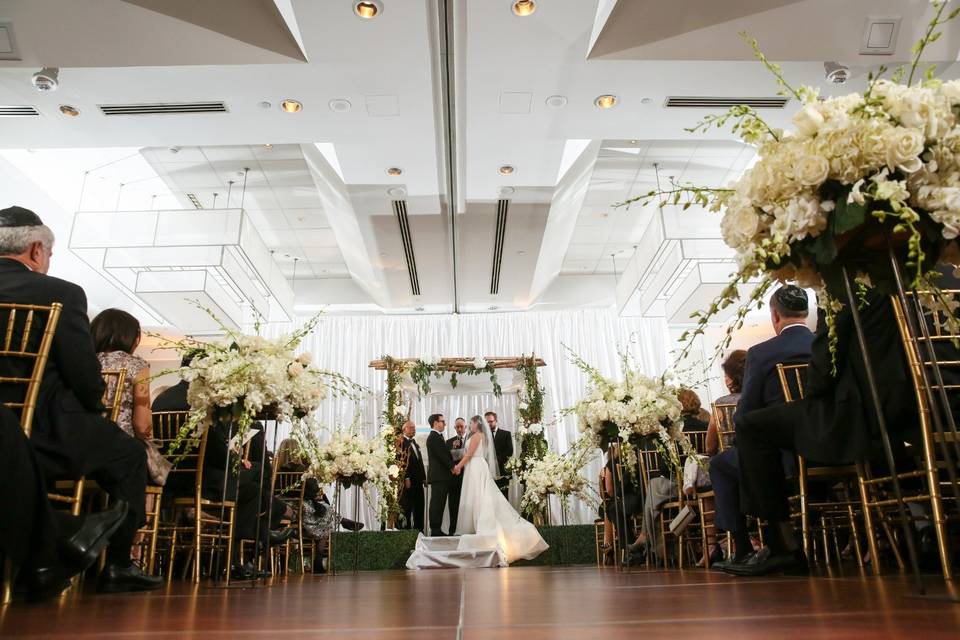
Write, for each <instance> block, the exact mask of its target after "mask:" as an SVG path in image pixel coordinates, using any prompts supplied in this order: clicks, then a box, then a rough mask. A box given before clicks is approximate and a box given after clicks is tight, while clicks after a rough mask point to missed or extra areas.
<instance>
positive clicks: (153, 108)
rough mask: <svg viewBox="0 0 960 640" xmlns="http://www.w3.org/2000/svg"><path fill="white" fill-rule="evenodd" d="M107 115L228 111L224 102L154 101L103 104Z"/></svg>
mask: <svg viewBox="0 0 960 640" xmlns="http://www.w3.org/2000/svg"><path fill="white" fill-rule="evenodd" d="M100 111H101V112H103V115H105V116H153V115H162V114H186V113H226V112H227V105H226V104H224V103H223V102H166V103H161V102H154V103H148V104H101V105H100Z"/></svg>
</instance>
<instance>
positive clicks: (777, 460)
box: [710, 285, 813, 571]
mask: <svg viewBox="0 0 960 640" xmlns="http://www.w3.org/2000/svg"><path fill="white" fill-rule="evenodd" d="M808 306H809V302H808V300H807V293H806V291H804V290H803V289H801V288H800V287H796V286H794V285H785V286H782V287H780V288H779V289H777V290H776V291H774V292H773V295H772V296H770V322H771V323H772V324H773V330H774V331H775V332H776V334H777V335H776V336H774V337H773V338H770V339H769V340H767V341H765V342H761V343H760V344H756V345H754V346H752V347H750V349H748V350H747V361H746V365H745V369H744V376H743V391H742V393H741V394H740V400H739V401H738V402H737V409H736V412H735V413H734V422H735V423H736V424H737V443H736V446H735V447H731V448H729V449H726V450H725V451H723V452H722V453H720V454H718V455H716V456H714V457H713V458H712V459H711V461H710V480H711V483H712V484H713V489H714V494H715V496H716V514H715V517H714V522H715V524H716V526H717V528H719V529H722V530H724V531H728V532H730V534H731V535H732V537H733V541H734V550H732V551H731V554H730V559H729V560H727V561H726V562H719V563H715V564H714V566H715V567H716V568H719V569H723V570H724V571H726V570H728V568H729V567H731V566H733V565H738V564H741V563H744V562H746V561H748V560H749V559H750V558H751V557H752V554H753V547H752V546H751V544H750V537H749V535H748V534H747V528H746V519H745V518H744V516H743V513H745V510H744V509H743V508H742V507H741V494H742V493H743V491H742V489H743V485H744V484H746V483H748V482H753V481H754V478H755V477H756V475H757V473H759V471H760V470H758V469H757V465H755V464H754V463H752V462H751V464H750V465H749V467H748V466H747V463H746V462H745V461H744V459H743V456H742V455H741V452H740V447H741V438H740V428H739V425H740V423H741V422H742V419H743V416H745V415H746V414H748V413H750V412H752V411H755V410H758V409H763V408H764V407H771V406H777V405H782V404H783V403H784V402H785V399H784V396H783V389H782V388H781V386H780V378H779V376H778V374H777V365H778V364H780V363H784V364H791V363H804V362H807V361H809V360H810V348H811V345H812V343H813V333H812V332H811V331H810V329H809V328H807V325H806V322H807V315H808V314H809V309H808ZM763 464H764V465H765V466H764V467H763V469H762V471H763V472H764V473H765V474H766V475H768V476H776V478H778V479H779V481H780V483H781V484H783V482H784V479H785V477H786V475H787V473H788V472H790V471H792V467H793V457H792V456H791V455H780V452H779V450H776V451H775V452H774V454H773V455H771V456H769V457H767V458H765V459H764V461H763ZM792 558H793V556H790V559H792ZM802 564H803V566H805V563H802Z"/></svg>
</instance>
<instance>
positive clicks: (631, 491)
mask: <svg viewBox="0 0 960 640" xmlns="http://www.w3.org/2000/svg"><path fill="white" fill-rule="evenodd" d="M611 452H612V456H611V455H610V454H609V453H608V454H607V462H606V464H604V465H603V471H602V473H601V477H602V482H603V496H604V499H603V504H601V505H600V510H601V514H600V515H601V516H602V517H603V525H604V526H603V547H602V548H601V550H602V551H603V554H604V556H605V557H608V558H610V557H612V556H613V532H614V530H616V531H617V540H618V542H619V543H620V548H621V549H623V548H626V547H627V546H628V543H629V541H630V538H629V537H628V530H629V529H632V522H633V518H634V517H635V516H636V515H637V514H638V513H640V510H641V509H642V507H643V503H642V502H641V500H642V496H641V492H640V476H639V473H640V469H639V468H638V467H637V466H634V468H633V472H632V473H631V471H630V469H627V468H624V469H622V471H621V473H622V474H623V477H618V478H617V482H616V483H615V482H614V473H616V465H617V463H619V462H620V445H619V444H614V445H613V447H612V448H611ZM615 485H616V486H615ZM614 489H616V490H614ZM614 522H616V525H614ZM624 522H626V523H627V526H626V527H624V524H623V523H624ZM629 561H630V558H629V557H628V562H629Z"/></svg>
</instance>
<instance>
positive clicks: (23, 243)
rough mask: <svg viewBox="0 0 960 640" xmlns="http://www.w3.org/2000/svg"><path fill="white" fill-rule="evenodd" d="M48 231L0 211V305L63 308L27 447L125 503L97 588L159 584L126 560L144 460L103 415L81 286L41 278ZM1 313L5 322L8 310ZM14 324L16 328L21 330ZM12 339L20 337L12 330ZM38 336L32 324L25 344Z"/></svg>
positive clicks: (19, 211) (3, 397)
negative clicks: (56, 303)
mask: <svg viewBox="0 0 960 640" xmlns="http://www.w3.org/2000/svg"><path fill="white" fill-rule="evenodd" d="M53 242H54V237H53V232H52V231H50V229H49V228H48V227H47V226H46V225H44V224H43V221H41V220H40V217H39V216H38V215H37V214H35V213H34V212H33V211H30V210H28V209H24V208H23V207H8V208H6V209H2V210H0V302H6V303H16V304H35V305H44V306H47V305H51V304H53V303H55V302H59V303H60V304H62V305H63V311H62V312H61V314H60V321H59V323H58V324H57V327H56V331H55V333H54V336H53V346H52V347H51V349H50V359H49V361H48V362H47V367H46V370H45V371H44V376H43V383H42V385H41V387H40V394H39V396H38V398H37V411H36V414H35V415H34V418H33V432H32V434H31V438H30V444H31V445H32V447H33V450H34V451H35V453H36V456H37V460H38V462H39V464H40V468H41V471H42V472H43V474H44V475H45V476H46V479H48V480H51V481H52V480H61V479H63V480H76V479H78V478H80V477H81V476H86V477H88V478H92V479H93V480H96V482H97V484H99V485H100V486H101V487H102V488H103V489H104V490H105V491H106V492H107V493H108V494H109V495H110V497H111V498H113V499H115V500H123V501H125V502H126V503H127V504H128V511H127V515H126V517H125V519H124V521H123V523H122V524H121V525H120V527H119V528H118V529H117V530H116V532H115V533H114V534H113V536H112V537H111V539H110V546H109V547H108V549H107V556H106V566H105V568H104V570H103V571H102V572H101V574H100V580H99V583H98V585H97V586H98V589H99V590H100V591H105V592H119V591H142V590H147V589H157V588H159V587H160V586H161V585H162V584H163V581H162V580H161V579H160V578H154V577H152V576H148V575H146V574H144V573H143V572H142V571H141V570H140V569H139V567H137V566H136V565H134V564H133V563H132V562H131V561H130V547H131V545H132V544H133V537H134V535H135V534H136V532H137V529H138V528H139V527H140V526H142V525H143V523H144V521H145V518H146V514H145V509H144V506H145V498H144V491H145V487H146V484H147V466H146V465H147V460H146V454H145V453H144V449H143V446H142V445H141V444H140V442H138V441H137V440H136V439H134V438H131V437H129V436H128V435H127V434H125V433H124V432H123V431H122V430H121V429H120V427H118V426H117V425H116V424H114V423H113V422H111V421H110V420H107V419H106V418H104V417H103V415H102V412H103V410H104V408H103V404H102V402H101V400H102V398H103V390H104V382H103V378H102V377H101V372H100V361H99V360H98V359H97V354H96V353H95V352H94V348H93V338H92V337H91V335H90V321H89V319H88V318H87V297H86V294H85V293H84V291H83V289H81V288H80V287H79V286H77V285H75V284H73V283H72V282H67V281H66V280H61V279H59V278H54V277H51V276H48V275H47V271H48V270H49V268H50V257H51V255H52V253H53ZM8 313H9V312H7V311H4V312H2V315H0V323H2V326H6V321H7V314H8ZM22 326H23V325H21V324H20V323H18V327H17V330H19V331H22ZM12 337H13V344H19V343H20V340H21V336H19V335H16V332H15V334H14V335H13V336H12ZM41 339H42V336H41V333H40V328H39V327H38V324H37V323H34V325H33V327H32V328H31V332H30V335H29V336H28V338H27V345H28V347H31V348H34V349H35V348H37V347H38V346H39V344H40V340H41ZM30 364H31V363H29V362H28V361H27V360H25V359H18V358H4V359H0V377H10V378H25V377H29V376H30V370H29V369H28V368H27V366H28V365H30ZM20 400H22V393H21V392H20V391H19V390H18V389H16V388H15V387H14V386H13V385H0V402H18V401H20Z"/></svg>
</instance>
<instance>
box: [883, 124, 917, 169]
mask: <svg viewBox="0 0 960 640" xmlns="http://www.w3.org/2000/svg"><path fill="white" fill-rule="evenodd" d="M884 142H885V143H886V145H887V158H886V160H887V167H888V168H889V169H890V171H895V170H897V169H899V170H900V171H903V172H904V173H913V172H915V171H919V170H920V169H921V168H922V167H923V161H922V160H920V158H919V155H920V154H921V153H923V133H921V132H920V131H918V130H916V129H909V128H905V127H897V128H895V129H892V130H891V131H890V132H889V133H888V134H887V135H886V136H885V137H884Z"/></svg>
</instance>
